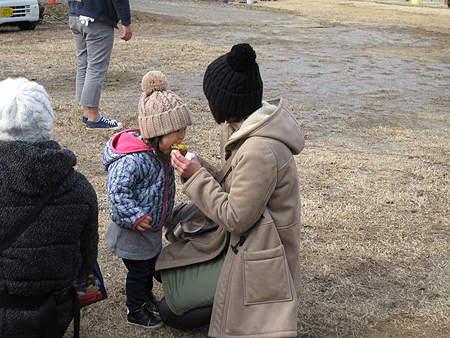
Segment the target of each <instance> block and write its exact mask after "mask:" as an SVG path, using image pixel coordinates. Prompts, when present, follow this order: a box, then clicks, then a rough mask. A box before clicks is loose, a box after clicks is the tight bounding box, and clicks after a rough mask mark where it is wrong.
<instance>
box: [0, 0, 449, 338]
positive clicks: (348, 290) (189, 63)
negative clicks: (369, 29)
mask: <svg viewBox="0 0 450 338" xmlns="http://www.w3.org/2000/svg"><path fill="white" fill-rule="evenodd" d="M295 2H297V3H301V4H303V5H305V4H310V6H304V7H302V8H297V10H298V11H299V12H298V13H301V14H302V13H303V14H302V15H311V17H312V19H318V18H320V19H321V20H331V21H333V20H334V21H336V22H337V21H339V20H340V19H341V18H342V17H343V16H344V15H345V20H344V22H347V21H346V20H349V14H348V12H345V13H344V12H339V13H337V15H335V16H332V14H331V12H329V11H326V12H323V13H322V14H321V13H320V12H319V10H320V8H319V7H317V6H315V5H314V4H315V3H316V2H315V1H306V0H305V1H295ZM295 2H294V1H292V0H279V1H278V3H279V7H285V6H288V7H289V5H292V6H294V3H295ZM333 2H335V3H336V4H335V5H336V6H344V5H345V6H350V7H354V8H356V9H359V8H360V7H361V6H364V10H365V11H368V8H370V7H368V6H369V3H362V2H355V1H337V2H336V1H328V0H326V1H325V0H324V1H323V4H324V6H325V4H326V6H332V3H333ZM276 4H277V3H276V2H265V3H261V5H262V6H266V7H269V6H276ZM372 5H373V4H372ZM383 6H384V5H383ZM327 8H328V7H327ZM330 8H331V7H330ZM289 9H295V8H289ZM375 9H376V10H380V8H379V7H375ZM53 10H58V11H61V12H55V14H56V15H57V16H59V17H62V16H63V15H65V13H64V11H66V10H67V9H66V8H65V6H58V8H55V9H53ZM414 11H415V9H414ZM413 14H414V15H416V16H414V17H413V19H417V18H418V17H419V16H420V15H421V14H417V13H413ZM422 16H423V15H422ZM367 20H368V19H367ZM371 20H375V19H374V18H373V16H372V17H371ZM405 20H406V19H405ZM408 20H412V19H411V18H410V19H408ZM133 21H134V24H133V25H134V27H133V29H134V33H135V37H134V38H133V39H132V40H131V41H129V43H123V42H122V41H119V39H117V41H116V45H115V46H114V52H113V58H112V62H111V68H110V70H109V71H108V73H107V76H106V78H105V84H104V93H103V96H102V109H103V110H104V111H106V113H107V114H108V116H111V117H113V118H117V119H118V120H120V121H122V122H123V123H124V124H125V125H126V127H127V128H132V127H136V126H137V123H136V107H137V102H138V97H139V94H140V80H141V77H142V75H143V74H144V73H145V72H146V71H147V70H148V69H149V68H158V69H160V70H162V71H163V72H165V73H166V74H168V76H169V82H170V79H171V78H176V76H177V74H178V73H180V72H185V73H188V74H193V76H194V75H195V76H197V77H198V74H199V73H200V74H201V73H202V72H203V70H204V67H205V66H206V65H207V64H208V63H209V62H210V61H211V60H213V59H214V58H215V57H216V56H217V55H218V53H221V52H222V51H223V50H226V49H227V48H228V46H220V45H208V44H203V43H201V42H198V41H200V40H198V39H197V40H196V41H194V40H192V41H189V40H183V41H174V40H173V39H172V40H165V39H164V38H163V37H161V36H159V35H157V34H154V33H157V32H158V31H159V30H161V29H166V30H177V29H178V30H179V29H181V28H182V26H180V25H179V23H177V22H173V23H167V22H166V23H164V22H162V21H161V20H160V18H158V17H156V16H152V15H149V14H143V13H137V12H135V13H134V15H133ZM425 21H426V22H425V24H429V22H428V21H427V20H425ZM405 22H406V21H405ZM366 23H367V24H376V23H374V22H372V21H370V22H366ZM415 24H416V25H417V24H418V23H417V21H416V23H415ZM162 25H164V26H162ZM17 34H18V33H17V30H16V29H13V28H11V29H3V28H2V30H1V31H0V38H1V40H2V47H1V50H2V51H1V55H0V63H1V69H0V78H5V77H8V76H26V77H28V78H30V79H35V80H36V81H38V82H39V83H41V84H43V85H44V86H45V87H46V89H47V90H48V92H49V93H50V95H51V100H52V104H53V107H54V109H55V112H56V115H57V119H56V125H55V137H54V138H55V140H57V141H58V142H60V144H61V145H62V146H63V147H67V148H69V149H71V150H73V151H74V153H75V154H76V155H77V158H78V165H77V169H78V170H79V171H81V172H82V173H83V174H85V175H86V176H87V177H88V179H89V180H90V181H91V182H92V184H93V186H94V188H95V189H96V191H97V194H98V200H99V206H100V214H99V217H100V233H101V234H103V233H104V231H105V230H106V227H107V225H108V222H109V215H108V212H109V205H108V200H107V197H106V194H105V182H106V172H104V170H103V169H102V168H101V165H100V154H101V152H102V150H103V145H104V143H105V142H106V140H107V139H108V138H109V137H110V136H111V134H112V133H111V132H106V131H99V132H95V133H92V132H89V131H86V130H85V129H84V128H83V127H82V126H81V123H79V121H80V117H81V113H80V109H79V107H78V106H77V105H76V103H75V102H74V99H73V96H74V95H73V90H74V79H75V58H74V46H73V41H72V36H71V33H70V31H69V30H68V28H66V27H63V26H50V25H48V24H43V25H40V26H38V29H36V31H33V32H21V33H20V37H21V38H23V39H22V40H20V41H19V39H18V35H17ZM186 41H188V42H186ZM199 50H201V51H202V53H200V54H199V53H198V51H199ZM366 52H367V53H373V54H376V55H378V57H382V56H383V55H384V54H383V53H385V51H383V50H381V49H370V50H367V51H366ZM421 52H425V53H436V51H433V50H427V51H420V50H419V49H417V50H414V51H413V53H414V55H416V56H417V57H418V58H424V56H423V55H422V54H421ZM405 54H406V53H405ZM171 83H172V85H173V89H174V90H175V91H177V93H179V94H180V95H181V96H182V97H183V98H185V100H186V101H187V103H188V104H189V105H190V107H191V109H192V110H193V112H194V117H195V124H194V126H192V127H191V128H189V130H188V136H187V140H186V143H187V144H189V146H190V148H191V149H192V150H194V151H195V152H198V153H201V154H202V155H203V156H204V157H206V158H209V159H211V160H212V161H217V151H218V148H219V145H218V141H217V135H218V133H219V130H218V127H217V126H216V125H215V124H214V123H213V121H212V118H211V117H210V116H209V114H208V113H207V106H206V103H205V101H204V99H203V97H197V96H192V95H191V92H190V90H189V85H186V84H184V85H182V84H177V83H176V82H171ZM191 85H192V86H199V85H200V84H198V83H192V84H191ZM446 90H447V91H448V88H447V89H446ZM375 94H376V95H380V97H382V98H383V99H386V100H395V99H396V96H395V93H375ZM438 101H439V102H430V107H429V110H427V111H423V112H420V113H418V112H417V111H408V110H403V109H402V108H401V107H398V109H397V111H395V112H393V113H391V114H390V115H389V116H388V117H387V118H384V119H383V120H382V122H381V123H379V121H378V120H372V119H376V117H370V116H369V117H366V116H360V117H359V118H357V119H356V120H350V119H349V120H348V121H347V120H345V119H344V118H343V119H344V122H342V121H341V123H335V122H336V120H335V118H334V117H333V113H334V111H333V107H327V106H326V102H325V107H323V109H322V110H321V113H320V114H319V115H317V116H315V117H314V118H313V117H312V114H309V112H307V111H304V110H303V107H302V106H301V105H300V104H299V103H294V106H293V108H294V110H295V111H296V113H297V114H298V117H299V119H300V121H302V124H303V125H304V130H305V134H306V136H307V146H306V148H305V150H304V152H303V153H302V154H301V155H300V156H298V157H297V161H298V168H299V171H298V173H299V177H300V190H301V194H302V208H303V210H302V215H303V229H302V236H303V238H302V247H301V252H300V255H301V258H302V260H301V261H302V270H303V278H304V290H303V292H302V294H301V298H300V302H299V310H300V315H299V336H300V337H349V336H352V337H372V338H374V337H429V336H434V337H448V336H449V335H450V319H449V318H450V301H449V297H448V295H449V293H450V278H449V275H450V266H449V240H450V238H449V234H450V222H449V219H450V210H449V209H450V207H449V202H448V201H449V200H450V191H449V190H450V188H449V186H450V184H449V183H450V182H449V164H448V163H449V155H450V150H449V149H450V136H449V124H450V121H449V117H448V109H447V107H448V102H449V97H448V95H447V94H446V93H443V94H442V97H441V99H440V100H438ZM320 104H324V103H323V102H322V103H320ZM353 121H357V122H356V123H355V122H353ZM361 121H363V122H361ZM184 198H185V197H184V196H182V195H181V194H180V193H178V194H177V200H182V199H184ZM100 238H101V240H100V244H99V262H100V265H101V267H102V270H103V273H104V277H105V280H106V284H107V288H108V291H109V299H108V300H106V301H102V302H99V303H97V304H95V305H93V306H91V307H88V308H86V309H84V310H83V314H82V333H81V336H82V337H125V336H133V337H144V336H150V337H168V338H170V337H182V338H187V337H203V336H206V334H207V328H201V329H198V330H192V331H178V330H173V329H171V328H168V327H163V328H161V329H159V330H152V331H150V332H149V331H148V330H144V329H141V328H136V327H132V326H130V325H126V324H125V304H124V301H125V290H124V283H125V273H126V272H125V269H124V266H123V264H122V262H121V261H120V260H119V259H118V258H117V257H115V256H114V255H113V254H111V253H110V252H109V250H108V249H107V247H106V244H105V241H104V238H103V236H102V235H101V236H100ZM156 292H157V294H158V295H159V296H162V295H163V291H162V288H161V286H160V285H158V284H157V285H156ZM274 315H276V314H274Z"/></svg>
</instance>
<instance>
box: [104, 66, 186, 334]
mask: <svg viewBox="0 0 450 338" xmlns="http://www.w3.org/2000/svg"><path fill="white" fill-rule="evenodd" d="M141 87H142V90H143V93H142V95H141V98H140V100H139V115H138V120H139V129H133V130H125V131H123V132H121V133H118V134H116V135H114V136H113V137H112V138H111V139H110V140H109V141H108V142H107V143H106V146H105V149H104V151H103V155H102V165H103V166H104V168H105V169H106V170H107V171H108V181H107V190H108V196H109V200H110V205H111V211H110V215H111V220H112V222H111V223H110V225H109V227H108V230H107V231H106V240H107V243H108V247H109V249H110V250H111V251H112V252H114V253H115V254H116V255H117V256H118V257H120V258H122V259H123V262H124V263H125V266H126V268H127V269H128V274H127V281H126V295H127V300H126V305H127V308H128V315H127V321H128V323H130V324H135V325H140V326H143V327H146V328H157V327H160V326H161V325H162V321H161V319H160V317H159V313H158V310H159V309H158V306H159V301H158V300H157V299H156V298H155V296H154V295H153V293H152V288H153V276H154V263H155V261H156V258H157V256H158V254H159V253H160V252H161V249H162V233H161V232H162V230H161V228H162V226H163V224H164V223H165V222H166V220H167V219H168V218H169V217H170V215H171V210H172V208H173V204H174V199H175V179H174V169H173V168H172V166H171V165H170V152H171V146H172V145H173V144H174V143H181V141H182V140H183V138H184V136H185V133H186V127H187V126H188V125H190V124H191V123H192V122H191V121H192V115H191V112H190V110H189V108H188V107H187V105H186V104H185V103H184V102H183V101H182V100H181V99H180V98H179V97H178V96H177V95H176V94H175V93H173V92H172V91H170V90H169V89H168V84H167V80H166V77H165V75H164V74H163V73H161V72H159V71H150V72H148V73H147V74H146V75H145V76H144V77H143V78H142V84H141Z"/></svg>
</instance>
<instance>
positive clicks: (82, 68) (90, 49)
mask: <svg viewBox="0 0 450 338" xmlns="http://www.w3.org/2000/svg"><path fill="white" fill-rule="evenodd" d="M68 4H69V26H70V29H71V31H72V34H73V37H74V40H75V47H76V50H77V75H76V100H77V102H78V103H79V104H80V105H81V106H82V108H83V117H82V121H83V123H85V124H86V127H87V128H88V129H97V128H100V129H113V130H117V129H121V128H122V123H120V122H117V121H115V120H112V119H109V118H107V117H106V116H104V115H103V114H102V113H101V112H100V108H99V106H100V96H101V93H102V85H103V79H104V77H105V73H106V71H107V70H108V68H109V62H110V58H111V53H112V49H113V44H114V29H118V26H117V23H118V22H119V21H120V22H121V24H122V36H121V39H122V40H125V41H128V40H130V39H131V37H132V35H133V32H132V29H131V11H130V4H129V0H70V1H68Z"/></svg>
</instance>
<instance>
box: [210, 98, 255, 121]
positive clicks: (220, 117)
mask: <svg viewBox="0 0 450 338" xmlns="http://www.w3.org/2000/svg"><path fill="white" fill-rule="evenodd" d="M208 104H209V110H210V111H211V114H212V116H213V118H214V120H215V121H216V122H217V124H222V123H224V122H228V123H233V122H241V121H242V120H245V119H246V118H247V117H249V116H250V115H251V114H253V113H249V114H246V115H231V114H227V113H224V112H223V111H221V110H220V109H217V108H216V107H214V106H213V105H211V103H209V102H208Z"/></svg>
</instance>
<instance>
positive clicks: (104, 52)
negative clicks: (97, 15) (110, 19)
mask: <svg viewBox="0 0 450 338" xmlns="http://www.w3.org/2000/svg"><path fill="white" fill-rule="evenodd" d="M69 26H70V29H71V30H72V34H73V38H74V40H75V47H76V49H77V78H76V100H77V101H78V102H79V103H80V105H81V106H83V107H99V105H100V96H101V93H102V85H103V78H104V77H105V73H106V71H107V70H108V67H109V60H110V58H111V52H112V48H113V45H114V28H113V27H111V26H110V25H108V24H106V23H104V22H103V21H100V20H94V22H89V25H88V26H85V25H84V24H82V23H81V22H80V20H79V19H78V17H76V16H70V17H69Z"/></svg>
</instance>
